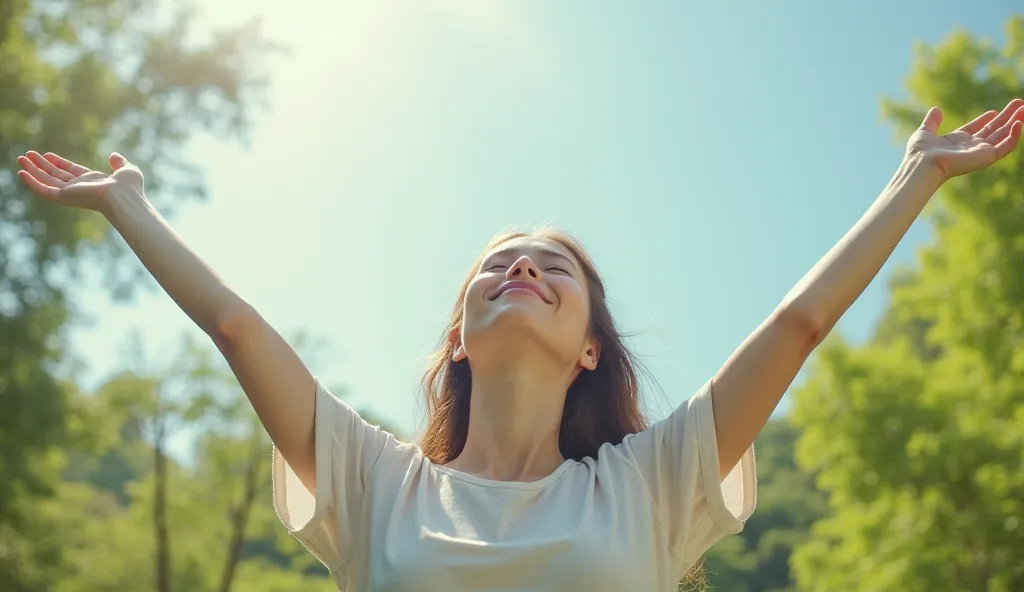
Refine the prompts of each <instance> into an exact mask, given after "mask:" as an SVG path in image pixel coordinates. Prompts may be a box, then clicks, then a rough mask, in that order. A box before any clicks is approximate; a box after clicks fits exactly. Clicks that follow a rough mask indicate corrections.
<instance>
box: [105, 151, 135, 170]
mask: <svg viewBox="0 0 1024 592" xmlns="http://www.w3.org/2000/svg"><path fill="white" fill-rule="evenodd" d="M108 160H109V162H110V168H112V169H114V170H115V171H116V170H118V169H121V168H124V167H126V166H132V163H130V162H128V159H127V158H125V157H124V156H121V153H119V152H114V153H113V154H111V155H110V158H109V159H108Z"/></svg>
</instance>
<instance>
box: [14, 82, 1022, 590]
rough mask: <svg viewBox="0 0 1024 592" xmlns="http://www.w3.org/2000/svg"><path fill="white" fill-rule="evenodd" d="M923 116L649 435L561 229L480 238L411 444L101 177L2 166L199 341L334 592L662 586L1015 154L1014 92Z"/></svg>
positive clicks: (36, 166) (615, 343) (118, 168)
mask: <svg viewBox="0 0 1024 592" xmlns="http://www.w3.org/2000/svg"><path fill="white" fill-rule="evenodd" d="M941 117H942V115H941V113H940V111H939V110H938V109H934V108H933V109H932V110H930V111H929V112H928V114H927V116H926V117H925V119H924V121H923V123H922V124H921V127H920V128H919V129H918V130H917V131H916V132H915V133H914V134H913V136H911V138H910V141H909V143H908V145H907V150H906V153H905V158H904V161H903V162H902V164H901V165H900V167H899V169H898V171H897V172H896V174H895V176H894V177H893V179H892V181H891V182H890V183H889V185H888V186H887V187H886V188H885V190H884V191H883V192H882V194H881V196H880V197H879V198H878V200H877V201H876V202H875V203H874V205H872V206H871V208H870V209H869V210H868V212H867V213H866V214H865V215H864V217H863V218H861V220H860V221H859V222H858V223H857V224H856V225H855V226H854V227H853V229H852V230H850V232H849V233H848V234H847V235H846V236H845V237H844V238H843V239H842V240H841V241H840V242H839V244H837V245H836V246H835V247H834V248H833V249H832V250H831V251H830V252H829V253H828V254H827V255H826V256H825V257H824V258H823V259H822V260H821V262H820V263H819V264H818V265H817V266H815V267H814V268H813V269H812V270H811V271H810V273H808V274H807V276H806V277H805V278H804V279H803V280H802V281H801V282H800V283H799V284H798V285H797V286H796V287H795V288H794V289H793V290H792V291H791V292H790V293H789V294H788V295H787V297H786V298H785V299H784V300H783V302H782V303H781V304H780V305H779V307H778V308H777V309H776V310H775V312H774V313H773V314H772V315H771V316H770V317H769V318H768V319H767V320H766V321H765V322H764V323H763V324H762V325H761V326H760V327H758V328H757V329H756V330H755V331H754V333H753V334H752V335H751V336H750V337H749V338H748V339H747V340H746V341H745V342H744V343H743V344H742V345H740V347H739V349H738V350H737V351H736V352H735V353H734V354H733V355H732V357H730V358H729V360H728V361H727V362H726V363H725V365H724V366H723V367H722V368H721V369H720V370H719V371H718V373H717V374H716V375H715V376H714V377H713V378H712V379H711V380H710V381H708V382H707V383H706V384H705V385H704V387H703V388H701V389H700V390H699V391H698V392H697V394H696V395H695V396H693V397H691V398H690V399H689V400H688V401H686V402H685V403H683V404H682V405H681V406H680V407H679V408H678V409H677V410H676V411H675V412H673V413H672V414H671V415H670V416H669V417H668V418H666V419H664V420H662V421H660V422H658V423H655V424H654V425H652V426H650V427H647V426H646V425H645V423H644V420H643V419H642V415H641V413H640V410H639V407H638V399H637V381H636V376H635V372H634V366H633V363H632V358H631V356H630V354H629V353H628V351H627V350H626V348H625V347H624V346H623V344H622V341H621V339H620V337H619V335H618V333H617V332H616V329H615V326H614V324H613V322H612V319H611V317H610V316H609V314H608V308H607V306H606V304H605V300H604V287H603V285H602V283H601V280H600V279H599V277H598V275H597V273H596V272H595V270H594V267H593V265H592V264H591V263H590V261H589V259H588V258H587V257H586V255H585V254H584V253H583V251H582V250H581V249H580V248H579V247H578V245H577V244H576V243H575V242H573V241H572V240H570V239H569V238H567V237H566V236H564V235H561V234H557V233H541V234H539V235H531V236H527V235H505V236H501V237H499V238H498V239H496V240H495V241H493V242H492V244H491V245H489V246H488V249H487V250H486V251H485V252H484V253H483V255H482V256H481V258H480V260H479V261H478V263H477V265H476V266H475V267H474V269H473V271H472V273H471V274H470V276H469V278H468V279H467V281H466V283H465V284H464V285H463V287H462V291H461V294H460V296H459V300H458V302H457V305H456V307H455V311H454V314H453V316H452V319H451V323H450V326H449V327H448V332H447V335H446V337H445V339H444V341H443V344H442V347H441V351H440V353H439V356H438V358H437V360H436V362H435V364H434V366H433V367H432V368H431V370H430V371H429V372H428V374H427V376H426V380H425V384H426V388H427V394H428V403H429V412H430V417H429V426H428V429H427V432H426V436H425V438H424V441H423V444H422V447H417V446H413V445H408V444H402V443H400V442H398V441H397V440H395V439H394V438H393V437H392V436H391V435H389V434H387V433H385V432H383V431H380V430H379V429H377V428H374V427H372V426H370V425H368V424H366V423H365V422H363V421H362V420H361V419H360V418H359V417H358V415H357V414H356V413H355V412H354V411H353V410H352V409H350V408H349V407H348V406H346V405H345V404H344V403H342V402H341V401H339V400H338V399H336V398H334V397H333V396H331V394H330V393H328V392H327V390H326V389H324V388H323V386H322V385H320V384H319V383H318V382H317V381H316V380H315V379H314V378H313V376H311V375H310V372H309V371H308V370H307V369H306V367H305V366H304V365H303V363H302V362H301V361H300V360H299V358H298V356H296V355H295V353H294V352H293V351H292V349H291V348H290V347H289V346H288V344H287V343H285V341H284V340H283V339H282V338H281V336H280V335H278V334H277V333H276V332H275V331H274V330H273V329H272V328H271V327H269V326H268V325H267V324H266V323H265V322H264V321H263V320H262V318H261V317H260V316H259V315H258V314H257V313H256V311H254V310H253V309H252V308H251V307H250V306H249V305H248V304H246V302H245V301H244V300H243V299H242V298H241V297H240V296H238V295H237V294H235V293H234V292H233V291H232V290H231V289H230V288H228V287H227V286H226V285H225V284H224V283H223V282H222V281H221V280H220V279H219V278H218V277H217V276H216V275H215V274H214V273H213V272H212V271H211V270H210V269H209V268H208V267H207V266H206V265H205V264H204V263H203V262H202V260H201V259H200V258H199V257H198V256H196V255H195V254H194V253H192V251H190V250H189V249H188V247H187V246H186V245H185V244H184V243H182V241H181V240H180V239H179V238H178V236H177V235H176V234H175V233H174V232H173V231H172V230H171V228H170V227H169V226H167V224H166V223H165V222H164V220H163V219H162V218H161V217H160V215H159V214H158V213H157V212H156V211H154V210H153V209H152V207H150V205H149V203H148V202H147V201H146V198H145V194H144V186H143V176H142V173H141V172H140V171H139V170H138V169H137V168H135V167H134V166H132V165H131V164H129V163H128V162H127V161H126V160H125V159H124V158H123V157H122V156H120V155H118V154H114V155H112V156H111V158H110V165H111V167H112V168H113V173H112V174H106V173H101V172H97V171H90V170H89V169H86V168H85V167H82V166H80V165H77V164H75V163H72V162H69V161H67V160H64V159H63V158H61V157H59V156H56V155H53V154H47V155H46V156H41V155H39V154H38V153H35V152H29V153H28V154H27V155H26V156H24V157H21V158H19V159H18V163H19V165H20V166H21V168H22V169H23V170H21V171H19V173H18V174H19V177H20V178H21V180H22V181H23V182H24V183H25V185H26V186H28V188H29V189H31V190H32V191H34V192H35V193H37V194H38V195H39V196H41V197H43V198H46V199H49V200H52V201H54V202H55V203H58V204H63V205H68V206H74V207H81V208H89V209H93V210H96V211H98V212H101V213H102V214H103V215H104V216H106V217H107V218H108V219H109V220H110V222H111V223H112V224H113V226H114V228H116V229H117V231H118V232H120V234H121V236H123V237H124V239H125V240H126V241H127V243H128V244H129V245H130V246H131V248H132V249H133V250H134V252H135V253H136V254H137V255H138V257H139V259H140V260H141V261H142V263H143V264H145V266H146V267H147V268H148V269H149V270H150V272H151V273H152V274H153V276H154V277H155V278H156V279H157V281H158V282H160V284H161V285H162V286H163V287H164V289H165V290H166V291H167V293H168V294H169V295H170V296H171V297H172V298H173V299H174V300H175V301H176V302H177V303H178V304H179V305H180V306H181V308H182V309H183V310H184V311H185V312H186V313H187V314H188V315H189V316H190V317H191V318H192V319H193V320H194V321H195V322H196V323H197V324H198V325H199V326H200V327H201V328H202V329H203V330H204V331H205V332H206V333H207V334H208V335H210V337H211V338H212V339H213V341H214V342H215V343H216V345H217V347H218V348H219V349H220V350H221V352H223V354H224V357H225V358H226V359H227V361H228V363H229V364H230V365H231V368H232V369H233V371H234V373H235V375H236V376H237V377H238V380H239V382H240V383H241V385H242V387H243V388H244V390H245V392H246V394H247V395H248V397H249V399H250V400H251V402H252V405H253V407H254V408H255V410H256V412H257V414H258V415H259V417H260V419H261V420H262V422H263V425H264V426H266V429H267V431H268V432H269V434H270V436H271V438H272V439H273V441H274V444H275V482H276V488H275V489H276V491H275V503H276V504H277V508H278V511H279V513H280V516H281V519H282V520H283V521H284V523H285V524H286V525H287V526H288V528H289V529H290V530H291V532H292V533H293V534H294V536H296V537H297V538H298V539H299V540H300V541H302V543H303V544H305V545H306V547H308V548H309V550H310V551H311V552H313V553H314V554H315V555H316V556H317V557H318V558H319V559H320V560H321V561H322V562H323V563H324V564H325V565H326V566H327V567H328V568H329V569H330V570H331V572H332V574H333V577H334V579H335V582H336V583H337V585H338V587H339V589H346V590H424V591H438V592H440V591H445V592H447V591H450V590H569V589H578V590H591V591H597V590H608V591H613V590H614V591H620V590H626V589H632V590H674V589H675V587H676V583H677V582H678V580H679V579H680V578H681V577H683V576H684V574H686V573H687V571H688V570H689V569H690V568H691V567H692V566H693V565H694V563H695V562H696V561H697V560H698V558H699V557H700V556H701V555H702V554H703V553H704V552H705V551H706V550H707V549H708V548H709V547H710V546H711V545H712V544H713V543H714V542H715V541H717V540H718V539H719V538H721V537H722V536H724V535H725V534H728V533H733V532H737V531H739V530H740V529H741V528H742V524H743V521H744V520H745V519H746V518H747V517H748V516H749V515H750V513H751V512H752V510H753V507H754V496H755V475H754V460H753V451H752V443H753V441H754V438H755V436H757V434H758V432H759V431H760V430H761V428H762V427H763V426H764V424H765V422H766V421H767V419H768V417H769V415H770V414H771V412H772V410H773V409H774V408H775V406H776V405H777V404H778V402H779V400H780V398H781V397H782V395H783V393H784V392H785V390H786V388H787V387H788V385H789V384H790V382H791V381H792V380H793V378H794V377H795V376H796V374H797V371H798V370H799V369H800V367H801V365H802V364H803V363H804V361H805V360H806V358H807V356H808V355H809V354H810V353H811V351H812V350H813V349H814V348H815V346H816V345H817V344H818V343H820V342H821V340H822V338H823V337H824V336H825V335H826V334H827V333H828V332H829V330H830V329H831V328H832V327H833V326H834V325H835V323H836V322H837V321H838V320H839V318H840V316H841V315H842V314H843V313H844V311H846V309H847V308H848V307H849V306H850V305H851V304H852V303H853V301H854V300H855V299H856V298H857V296H858V295H859V294H860V293H861V291H863V290H864V288H865V287H866V286H867V285H868V283H869V282H870V281H871V279H872V278H873V277H874V276H875V274H876V273H877V272H878V270H879V269H880V268H881V266H882V264H883V263H884V262H885V260H886V258H887V257H888V256H889V254H890V253H891V252H892V250H893V249H894V248H895V246H896V244H897V242H898V241H899V240H900V238H901V237H902V236H903V234H904V233H905V232H906V230H907V228H908V227H909V226H910V224H911V223H912V222H913V221H914V219H915V218H916V217H917V215H918V214H919V213H920V211H921V209H922V208H923V207H924V205H925V203H926V202H927V201H928V199H929V198H930V197H931V196H932V194H934V193H935V191H936V190H937V189H938V188H939V187H940V186H941V185H942V183H943V182H945V181H946V180H948V179H950V178H952V177H954V176H957V175H961V174H964V173H968V172H971V171H974V170H977V169H981V168H984V167H986V166H988V165H991V164H992V163H994V162H996V161H997V160H999V159H1000V158H1002V157H1004V156H1006V155H1007V154H1008V153H1009V152H1010V151H1012V150H1013V149H1014V148H1015V147H1016V146H1017V144H1018V142H1019V140H1020V135H1021V121H1022V120H1024V101H1022V100H1014V101H1012V102H1010V103H1009V104H1008V105H1007V106H1006V107H1005V108H1004V109H1003V110H1002V111H1001V112H999V113H996V112H994V111H993V112H988V113H985V114H983V115H981V116H979V117H978V118H977V119H975V120H974V121H972V122H970V123H968V124H966V125H964V126H963V127H961V128H960V129H959V130H957V131H954V132H952V133H950V134H948V135H945V136H938V135H937V134H936V132H937V129H938V126H939V123H940V121H941Z"/></svg>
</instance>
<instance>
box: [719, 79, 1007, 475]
mask: <svg viewBox="0 0 1024 592" xmlns="http://www.w3.org/2000/svg"><path fill="white" fill-rule="evenodd" d="M941 121H942V113H941V112H940V111H939V110H938V109H936V108H932V109H931V110H930V111H929V112H928V115H926V116H925V119H924V122H923V123H922V124H921V127H920V128H918V130H917V131H916V132H915V133H914V134H913V135H912V136H911V138H910V140H909V142H908V143H907V151H906V155H905V158H904V161H903V163H902V164H901V165H900V168H899V170H898V171H897V172H896V175H895V176H894V177H893V179H892V181H890V182H889V185H888V186H887V187H886V188H885V190H884V191H883V192H882V194H881V195H880V196H879V197H878V199H877V200H876V201H875V203H874V204H872V205H871V207H870V208H869V209H868V211H867V212H866V213H865V214H864V216H863V217H861V219H860V220H859V221H858V222H857V224H855V225H854V227H853V228H851V229H850V231H849V232H847V233H846V235H845V236H844V237H843V238H842V240H840V241H839V243H838V244H836V245H835V246H834V247H832V249H831V250H830V251H829V252H828V253H827V254H826V255H825V256H824V257H823V258H822V259H821V260H820V261H819V262H818V264H817V265H815V266H814V268H813V269H811V271H810V272H808V273H807V275H806V276H804V278H803V279H801V280H800V282H799V283H798V284H797V285H796V287H794V288H793V289H792V290H791V291H790V293H789V294H788V295H787V296H786V298H785V299H784V300H783V301H782V303H781V304H780V305H779V306H778V308H776V310H775V311H774V312H773V313H772V315H771V316H770V317H769V318H768V319H767V320H766V321H765V322H764V323H762V324H761V326H760V327H758V328H757V330H755V331H754V332H753V333H752V334H751V335H750V336H749V337H748V338H747V339H746V340H745V341H744V342H743V343H742V344H741V345H740V347H739V348H738V349H737V350H736V351H735V353H733V355H732V356H730V357H729V359H728V361H726V363H725V365H723V366H722V368H721V369H720V370H719V371H718V373H717V374H716V375H715V377H714V379H713V380H712V395H711V397H712V405H713V407H714V416H715V432H716V433H717V438H718V458H719V469H720V471H721V476H722V478H725V476H726V475H728V474H729V472H730V471H731V470H732V468H733V467H734V466H735V465H736V463H738V462H739V460H740V458H741V457H742V456H743V454H744V452H746V450H747V449H748V448H749V447H750V445H751V444H752V443H753V441H754V438H755V437H756V436H757V434H758V433H759V432H760V431H761V428H763V427H764V424H765V422H767V421H768V418H769V417H770V416H771V413H772V411H774V409H775V407H776V406H777V405H778V404H779V401H780V400H781V399H782V395H783V394H784V393H785V392H786V389H787V388H789V385H790V383H791V382H792V381H793V379H794V378H795V377H796V374H797V372H798V371H799V370H800V367H801V366H803V364H804V362H805V361H806V360H807V357H808V356H809V355H810V353H811V352H812V351H813V350H814V348H815V347H817V346H818V344H819V343H821V341H822V340H823V339H824V337H825V336H826V335H827V334H828V333H829V331H831V330H832V327H833V326H835V324H836V322H838V321H839V318H840V317H841V316H842V315H843V313H845V312H846V310H847V309H848V308H849V307H850V305H851V304H853V302H854V301H855V300H856V299H857V298H858V297H859V296H860V294H861V292H863V291H864V289H865V288H866V287H867V286H868V284H869V283H870V282H871V280H872V279H874V277H875V275H876V274H877V273H878V271H879V270H880V269H881V268H882V265H883V264H884V263H885V261H886V259H888V258H889V255H891V254H892V252H893V249H895V248H896V245H897V244H898V243H899V241H900V239H902V238H903V235H904V234H905V233H906V232H907V229H909V228H910V225H911V224H912V223H913V222H914V220H915V219H916V218H917V216H918V215H919V214H920V213H921V210H922V209H923V208H924V206H925V204H927V203H928V200H929V199H930V198H931V196H932V195H933V194H934V193H935V192H936V190H938V188H939V187H940V186H941V185H942V183H944V182H945V181H946V180H947V179H950V178H952V177H955V176H957V175H962V174H965V173H969V172H971V171H974V170H978V169H982V168H985V167H987V166H989V165H991V164H992V163H994V162H996V161H997V160H999V159H1001V158H1003V157H1004V156H1006V155H1007V154H1009V153H1010V152H1011V151H1013V149H1014V148H1016V146H1017V144H1018V142H1019V141H1020V137H1021V121H1024V100H1020V99H1015V100H1013V101H1011V102H1010V103H1009V104H1008V105H1007V106H1006V108H1004V109H1003V110H1002V112H999V113H997V112H995V111H989V112H987V113H984V114H982V115H981V116H979V117H978V118H977V119H975V120H974V121H972V122H970V123H968V124H966V125H964V126H963V127H961V128H960V129H958V130H956V131H954V132H952V133H950V134H947V135H945V136H938V135H937V134H936V133H935V132H936V130H937V129H938V127H939V123H940V122H941Z"/></svg>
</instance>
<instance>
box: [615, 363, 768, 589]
mask: <svg viewBox="0 0 1024 592" xmlns="http://www.w3.org/2000/svg"><path fill="white" fill-rule="evenodd" d="M711 388H712V387H711V381H708V382H707V383H705V384H704V386H703V387H701V389H700V390H699V391H697V393H696V394H695V395H693V396H692V397H690V399H688V400H687V401H685V402H683V403H682V404H681V405H680V406H679V407H678V408H677V409H676V410H675V411H673V412H672V414H671V415H669V416H668V417H667V418H665V419H663V420H661V421H659V422H657V423H655V424H654V425H652V426H651V427H650V428H648V429H647V430H644V431H643V432H640V433H638V434H633V435H631V436H628V437H627V438H626V439H625V440H624V441H623V445H625V446H627V447H628V448H629V449H630V451H631V452H632V454H633V456H634V458H635V460H636V462H637V465H638V466H639V468H640V472H641V473H642V474H643V477H644V479H645V480H646V481H647V484H648V487H649V489H650V492H651V496H652V498H653V501H654V504H655V507H656V511H657V513H658V514H659V516H660V517H661V520H662V523H663V525H664V527H665V529H666V530H667V531H668V539H669V541H668V542H669V546H670V548H671V550H672V551H673V553H674V555H675V556H676V558H677V560H678V561H679V563H680V569H681V570H682V571H685V570H686V569H688V568H689V566H691V565H693V564H694V563H696V561H697V560H698V559H699V558H700V557H701V555H703V554H704V553H705V552H706V551H707V550H708V548H709V547H711V545H713V544H714V543H715V542H716V541H718V539H720V538H721V537H723V536H725V535H727V534H733V533H737V532H739V531H741V530H743V523H744V522H745V521H746V520H747V518H749V517H750V515H751V514H752V513H753V511H754V506H755V503H756V497H757V478H756V470H755V467H754V449H753V446H751V447H750V448H749V449H748V450H747V451H746V452H745V453H744V454H743V457H742V458H741V459H740V461H739V463H737V465H736V466H735V467H734V468H733V469H732V471H731V472H730V473H729V475H728V476H727V477H726V478H725V480H721V479H720V478H719V469H718V443H717V439H716V436H715V417H714V410H713V408H712V404H711Z"/></svg>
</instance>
